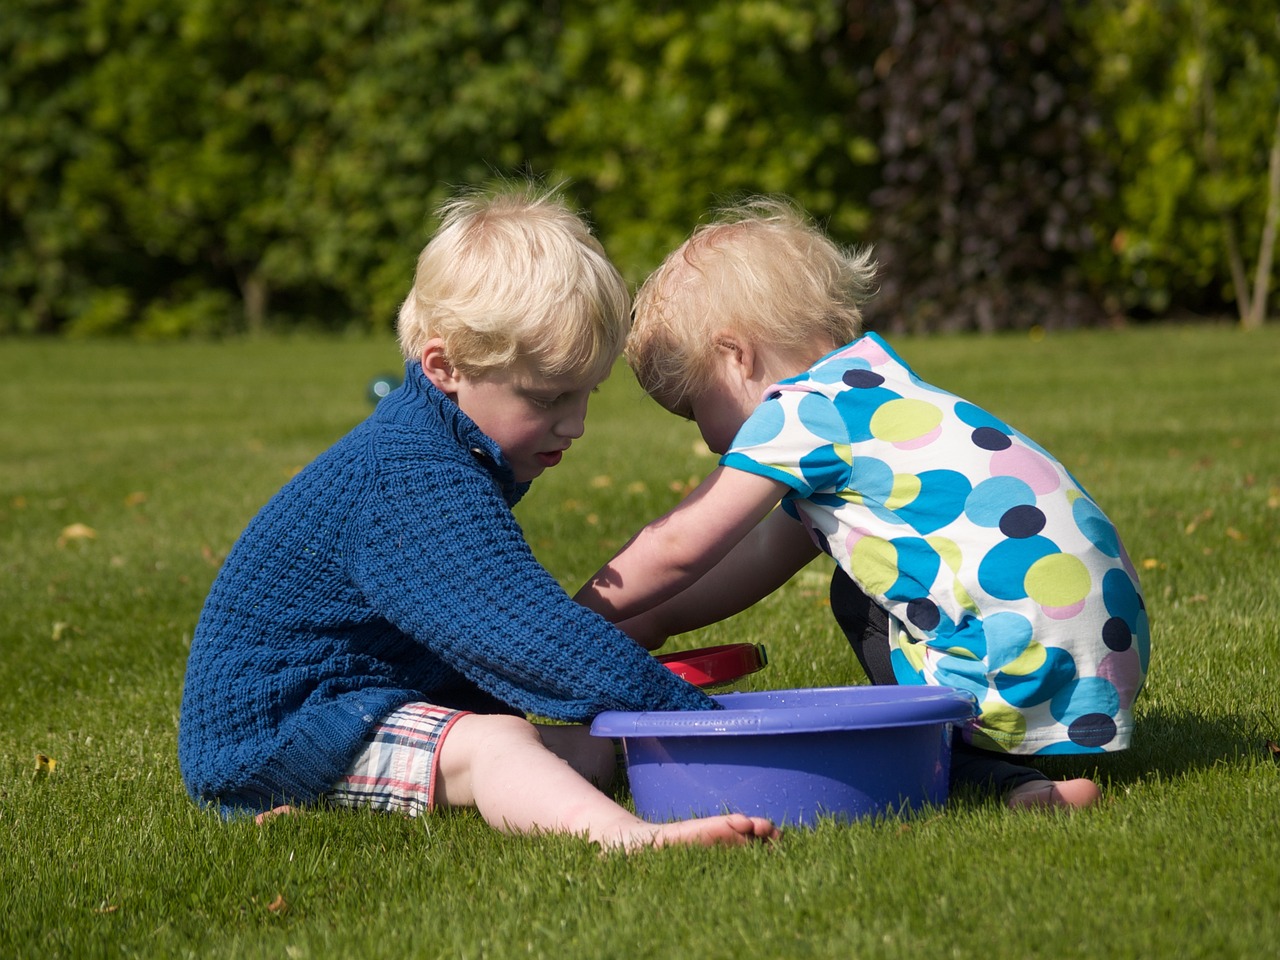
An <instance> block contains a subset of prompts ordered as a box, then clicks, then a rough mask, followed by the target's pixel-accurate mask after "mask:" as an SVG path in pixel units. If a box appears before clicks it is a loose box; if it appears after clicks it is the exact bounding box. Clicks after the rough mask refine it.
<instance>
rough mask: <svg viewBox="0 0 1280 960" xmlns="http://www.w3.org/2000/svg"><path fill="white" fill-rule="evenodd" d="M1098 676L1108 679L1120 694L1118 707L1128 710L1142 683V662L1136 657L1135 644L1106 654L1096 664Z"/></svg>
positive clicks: (1136, 648) (1136, 649)
mask: <svg viewBox="0 0 1280 960" xmlns="http://www.w3.org/2000/svg"><path fill="white" fill-rule="evenodd" d="M1098 676H1100V677H1102V678H1103V679H1104V680H1110V681H1111V684H1112V686H1114V687H1115V688H1116V691H1117V692H1118V693H1119V694H1120V708H1121V709H1122V710H1128V709H1129V708H1130V707H1132V706H1133V698H1134V697H1136V696H1137V695H1138V688H1139V686H1141V684H1142V662H1141V660H1140V659H1139V657H1138V647H1137V645H1136V644H1135V645H1134V646H1132V647H1130V648H1129V649H1128V650H1118V651H1115V652H1113V653H1109V654H1107V655H1106V656H1105V657H1103V658H1102V662H1101V663H1100V664H1098Z"/></svg>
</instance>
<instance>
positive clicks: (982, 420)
mask: <svg viewBox="0 0 1280 960" xmlns="http://www.w3.org/2000/svg"><path fill="white" fill-rule="evenodd" d="M956 416H957V417H959V418H960V421H961V423H966V424H968V425H969V426H971V427H973V428H975V429H977V428H979V427H990V428H991V429H993V430H996V431H997V432H999V433H1004V434H1007V433H1009V432H1010V431H1009V428H1008V427H1007V426H1006V425H1005V423H1004V421H1003V420H1001V419H999V418H998V417H994V416H992V415H991V414H989V413H987V411H985V410H983V409H982V408H981V407H975V406H974V405H973V404H972V403H969V402H968V401H965V400H961V401H960V402H959V403H957V404H956Z"/></svg>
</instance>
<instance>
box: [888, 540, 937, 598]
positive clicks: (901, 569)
mask: <svg viewBox="0 0 1280 960" xmlns="http://www.w3.org/2000/svg"><path fill="white" fill-rule="evenodd" d="M889 542H890V543H891V544H893V548H894V549H895V550H896V551H897V554H898V579H897V580H895V581H894V582H893V583H892V584H890V585H889V589H888V590H886V591H885V596H886V597H887V598H888V599H890V600H896V601H899V602H901V603H906V602H907V601H909V600H913V599H915V598H916V597H919V596H921V595H922V594H927V593H928V592H929V587H931V586H932V585H933V581H934V578H935V577H937V576H938V568H939V566H940V565H941V564H942V559H941V558H940V557H939V556H938V552H937V551H936V550H934V549H933V547H931V546H929V544H928V543H927V542H926V541H924V540H921V539H920V538H919V537H895V538H894V539H893V540H890V541H889Z"/></svg>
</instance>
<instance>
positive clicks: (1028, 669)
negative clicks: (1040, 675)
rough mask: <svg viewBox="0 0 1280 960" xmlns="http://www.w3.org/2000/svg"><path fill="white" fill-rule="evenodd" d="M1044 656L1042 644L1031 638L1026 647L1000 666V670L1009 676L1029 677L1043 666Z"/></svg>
mask: <svg viewBox="0 0 1280 960" xmlns="http://www.w3.org/2000/svg"><path fill="white" fill-rule="evenodd" d="M1045 656H1046V655H1045V652H1044V644H1042V643H1036V642H1035V641H1034V640H1033V641H1031V643H1029V644H1028V645H1027V649H1025V650H1023V651H1022V653H1020V654H1018V656H1016V657H1014V658H1013V659H1012V660H1010V661H1009V662H1008V663H1006V664H1005V665H1004V666H1003V667H1001V668H1000V672H1001V673H1007V674H1008V675H1009V676H1011V677H1029V676H1031V674H1033V673H1035V672H1036V671H1037V670H1039V669H1040V668H1041V667H1042V666H1044V661H1045Z"/></svg>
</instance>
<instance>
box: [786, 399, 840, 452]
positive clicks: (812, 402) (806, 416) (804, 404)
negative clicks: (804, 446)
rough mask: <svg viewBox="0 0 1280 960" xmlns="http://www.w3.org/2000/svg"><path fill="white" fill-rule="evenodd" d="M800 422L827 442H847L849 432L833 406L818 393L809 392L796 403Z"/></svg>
mask: <svg viewBox="0 0 1280 960" xmlns="http://www.w3.org/2000/svg"><path fill="white" fill-rule="evenodd" d="M796 416H797V417H799V418H800V424H801V426H803V427H804V428H805V429H806V430H808V431H809V432H810V433H812V434H813V435H814V436H815V437H819V438H820V439H822V440H826V441H827V442H828V443H848V442H849V433H848V431H847V430H846V429H845V426H844V421H843V420H842V419H840V415H839V413H838V412H837V411H836V408H835V406H834V405H833V404H832V403H831V401H830V400H828V399H827V398H826V397H824V396H823V395H822V394H820V393H809V394H805V396H804V397H803V398H802V399H801V401H800V402H799V403H798V404H796Z"/></svg>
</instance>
